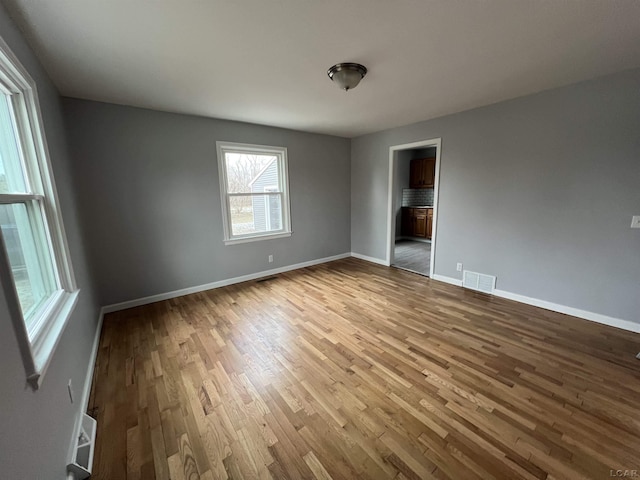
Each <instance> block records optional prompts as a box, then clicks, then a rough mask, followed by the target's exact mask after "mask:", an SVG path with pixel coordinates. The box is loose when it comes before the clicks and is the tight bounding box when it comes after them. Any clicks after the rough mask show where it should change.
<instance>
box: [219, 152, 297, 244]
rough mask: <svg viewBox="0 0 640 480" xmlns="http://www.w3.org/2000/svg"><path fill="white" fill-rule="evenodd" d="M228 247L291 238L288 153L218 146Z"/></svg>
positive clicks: (225, 238) (223, 214)
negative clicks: (256, 241)
mask: <svg viewBox="0 0 640 480" xmlns="http://www.w3.org/2000/svg"><path fill="white" fill-rule="evenodd" d="M217 147H218V171H219V174H220V195H221V196H222V208H223V211H222V216H223V223H224V235H225V237H224V240H225V243H226V244H234V243H242V242H250V241H255V240H263V239H268V238H277V237H285V236H290V235H291V222H290V217H289V183H288V180H287V149H286V148H282V147H264V146H261V145H245V144H241V143H227V142H217Z"/></svg>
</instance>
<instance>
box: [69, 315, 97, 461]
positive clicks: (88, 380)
mask: <svg viewBox="0 0 640 480" xmlns="http://www.w3.org/2000/svg"><path fill="white" fill-rule="evenodd" d="M103 319H104V308H101V309H100V313H99V314H98V325H97V327H96V333H95V334H94V336H93V346H92V347H91V356H90V357H89V366H88V367H87V374H86V376H85V379H84V386H83V389H82V403H80V413H79V414H78V416H77V418H76V421H75V424H74V427H73V436H72V437H71V442H70V445H69V453H68V454H67V459H68V461H67V464H69V463H71V462H72V461H73V460H74V455H75V447H76V440H77V438H78V433H79V431H80V422H81V421H82V414H83V413H86V412H87V410H88V408H89V397H90V395H91V386H92V385H93V371H94V369H95V367H96V360H97V358H98V346H99V345H100V333H101V332H102V320H103Z"/></svg>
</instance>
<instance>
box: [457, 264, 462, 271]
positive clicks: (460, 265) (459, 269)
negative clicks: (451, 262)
mask: <svg viewBox="0 0 640 480" xmlns="http://www.w3.org/2000/svg"><path fill="white" fill-rule="evenodd" d="M456 270H457V271H459V272H461V271H462V264H461V263H460V262H458V263H456Z"/></svg>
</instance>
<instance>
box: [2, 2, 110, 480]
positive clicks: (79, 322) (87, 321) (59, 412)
mask: <svg viewBox="0 0 640 480" xmlns="http://www.w3.org/2000/svg"><path fill="white" fill-rule="evenodd" d="M0 32H1V33H0V35H1V36H2V38H3V39H4V41H5V42H6V43H7V44H8V45H9V47H10V48H11V49H12V50H13V52H14V53H15V54H16V56H18V58H19V59H20V61H21V62H22V64H23V65H24V66H25V67H26V68H27V70H28V71H29V73H30V74H31V76H32V77H33V79H34V80H35V81H36V83H37V87H38V95H39V97H40V106H41V108H42V115H43V120H44V127H45V131H46V136H47V140H48V143H49V150H50V153H51V161H52V164H53V171H54V177H55V181H56V184H57V188H58V195H59V197H60V204H61V210H62V215H63V218H64V225H65V228H66V231H67V237H68V240H69V248H70V250H71V257H72V262H73V266H74V269H75V274H76V279H77V281H78V285H79V287H80V288H81V289H82V291H81V292H80V298H79V302H78V305H77V307H76V309H75V311H74V313H73V316H72V318H71V319H70V321H69V325H68V326H67V329H66V330H65V332H64V334H63V337H62V339H61V341H60V344H59V345H58V348H57V350H56V353H55V356H54V357H53V360H52V363H51V365H50V366H49V369H48V371H47V373H46V375H45V377H44V380H43V384H42V387H41V388H40V389H39V390H38V391H35V392H34V391H32V390H31V388H29V387H27V386H26V380H25V372H24V367H23V364H22V358H21V356H20V353H19V351H18V344H17V341H16V337H15V335H14V331H13V327H12V325H11V322H10V321H9V313H8V310H7V304H6V300H5V298H4V297H3V296H2V290H1V289H0V331H1V332H2V335H0V365H1V367H0V385H2V393H1V394H0V432H2V434H0V471H1V472H2V473H1V474H0V476H1V477H2V478H25V479H42V480H49V479H61V478H65V472H66V461H67V452H68V448H69V445H70V442H71V437H72V435H73V427H74V425H75V419H76V417H77V415H78V414H79V410H80V406H81V405H80V403H81V396H82V389H83V385H84V381H85V378H86V374H87V369H88V365H89V359H90V353H91V347H92V345H93V340H94V335H95V330H96V327H97V320H98V307H97V304H96V302H95V299H94V295H93V292H92V287H91V276H90V271H89V269H88V268H87V262H86V261H85V256H84V249H83V244H84V242H83V238H82V234H81V231H80V228H79V225H78V218H77V215H76V204H77V203H76V199H75V198H74V188H73V184H74V181H73V177H72V175H71V169H70V165H69V158H68V155H67V146H66V140H65V132H64V125H63V117H62V110H61V105H60V97H59V96H58V92H57V91H56V90H55V89H54V87H53V85H52V84H51V82H50V81H49V79H48V77H47V75H46V73H45V72H44V70H43V69H42V67H41V66H40V64H39V63H38V61H37V60H36V58H35V56H34V55H33V54H32V52H31V51H30V49H29V48H28V46H27V45H26V43H25V41H24V39H23V38H22V35H21V34H20V33H19V32H18V30H17V29H16V28H15V26H14V25H13V23H12V21H11V20H10V19H9V17H8V15H7V13H6V12H5V10H4V7H3V6H2V5H0ZM69 379H71V380H72V382H73V385H74V389H75V393H76V402H75V403H74V404H73V405H72V404H71V403H70V401H69V395H68V393H67V382H68V380H69Z"/></svg>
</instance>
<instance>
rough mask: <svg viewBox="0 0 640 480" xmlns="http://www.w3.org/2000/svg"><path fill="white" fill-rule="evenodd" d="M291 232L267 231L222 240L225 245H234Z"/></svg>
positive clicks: (277, 236) (278, 236)
mask: <svg viewBox="0 0 640 480" xmlns="http://www.w3.org/2000/svg"><path fill="white" fill-rule="evenodd" d="M292 233H293V232H280V233H269V234H266V235H254V236H251V237H240V238H232V239H227V240H225V241H224V244H225V245H236V244H238V243H249V242H259V241H260V240H272V239H274V238H285V237H290V236H291V234H292Z"/></svg>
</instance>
